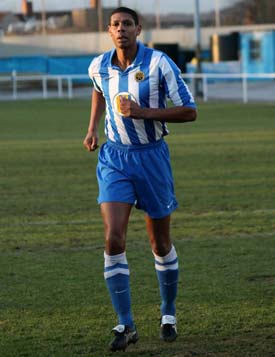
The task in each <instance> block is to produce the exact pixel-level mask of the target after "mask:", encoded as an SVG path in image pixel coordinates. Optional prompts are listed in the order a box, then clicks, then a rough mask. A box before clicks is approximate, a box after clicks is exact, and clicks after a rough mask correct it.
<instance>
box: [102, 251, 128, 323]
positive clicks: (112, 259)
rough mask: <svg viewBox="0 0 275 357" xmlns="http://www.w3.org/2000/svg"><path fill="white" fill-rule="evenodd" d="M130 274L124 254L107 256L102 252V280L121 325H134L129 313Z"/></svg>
mask: <svg viewBox="0 0 275 357" xmlns="http://www.w3.org/2000/svg"><path fill="white" fill-rule="evenodd" d="M129 275H130V272H129V268H128V263H127V259H126V254H125V252H124V253H121V254H116V255H108V254H106V252H104V278H105V281H106V284H107V288H108V290H109V293H110V296H111V300H112V304H113V307H114V310H115V312H116V313H117V315H118V322H119V324H121V325H128V326H130V327H132V326H133V325H134V322H133V318H132V313H131V296H130V277H129Z"/></svg>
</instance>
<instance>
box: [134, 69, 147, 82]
mask: <svg viewBox="0 0 275 357" xmlns="http://www.w3.org/2000/svg"><path fill="white" fill-rule="evenodd" d="M144 78H145V73H144V72H142V71H138V72H137V73H136V74H135V80H136V81H137V82H141V81H143V80H144Z"/></svg>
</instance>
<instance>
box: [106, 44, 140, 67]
mask: <svg viewBox="0 0 275 357" xmlns="http://www.w3.org/2000/svg"><path fill="white" fill-rule="evenodd" d="M144 48H145V46H144V45H143V44H142V43H141V42H140V41H137V55H136V57H135V59H134V61H133V63H132V64H131V65H130V66H129V67H128V69H127V70H129V69H132V68H133V67H136V66H138V65H139V64H141V63H142V61H143V57H144ZM115 51H116V49H115V48H114V49H112V51H111V56H110V59H109V66H110V67H113V68H117V66H114V65H113V64H112V58H113V56H114V53H115Z"/></svg>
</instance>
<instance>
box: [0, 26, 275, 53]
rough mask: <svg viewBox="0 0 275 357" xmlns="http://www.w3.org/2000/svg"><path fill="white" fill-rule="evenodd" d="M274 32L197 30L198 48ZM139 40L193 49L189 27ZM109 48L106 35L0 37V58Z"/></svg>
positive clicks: (233, 28)
mask: <svg viewBox="0 0 275 357" xmlns="http://www.w3.org/2000/svg"><path fill="white" fill-rule="evenodd" d="M272 29H274V30H275V25H260V26H226V27H219V28H215V27H207V28H202V29H201V46H202V48H203V49H209V48H210V37H211V36H212V35H213V34H215V33H218V34H229V33H232V32H246V31H255V30H258V31H265V30H272ZM140 40H141V41H143V42H145V43H147V44H149V45H150V44H154V43H177V44H178V45H179V47H180V48H182V49H186V50H188V49H194V44H195V31H194V29H192V28H174V29H165V30H164V29H163V30H162V29H161V30H150V31H149V30H148V31H143V32H142V33H141V35H140ZM110 48H112V41H111V39H110V37H109V35H108V33H107V32H102V33H96V32H89V33H69V34H54V35H25V36H2V37H0V57H9V56H22V55H79V54H96V53H101V52H104V51H108V50H109V49H110Z"/></svg>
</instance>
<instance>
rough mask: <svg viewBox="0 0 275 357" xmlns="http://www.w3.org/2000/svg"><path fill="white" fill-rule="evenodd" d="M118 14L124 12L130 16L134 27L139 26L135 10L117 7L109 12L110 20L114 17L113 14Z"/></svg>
mask: <svg viewBox="0 0 275 357" xmlns="http://www.w3.org/2000/svg"><path fill="white" fill-rule="evenodd" d="M118 12H125V13H126V14H129V15H131V16H132V18H133V20H134V22H135V25H138V24H139V18H138V14H137V12H136V11H135V10H132V9H130V8H129V7H125V6H120V7H117V8H116V9H114V10H113V11H112V12H111V15H110V20H111V17H112V16H113V15H114V14H117V13H118Z"/></svg>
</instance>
